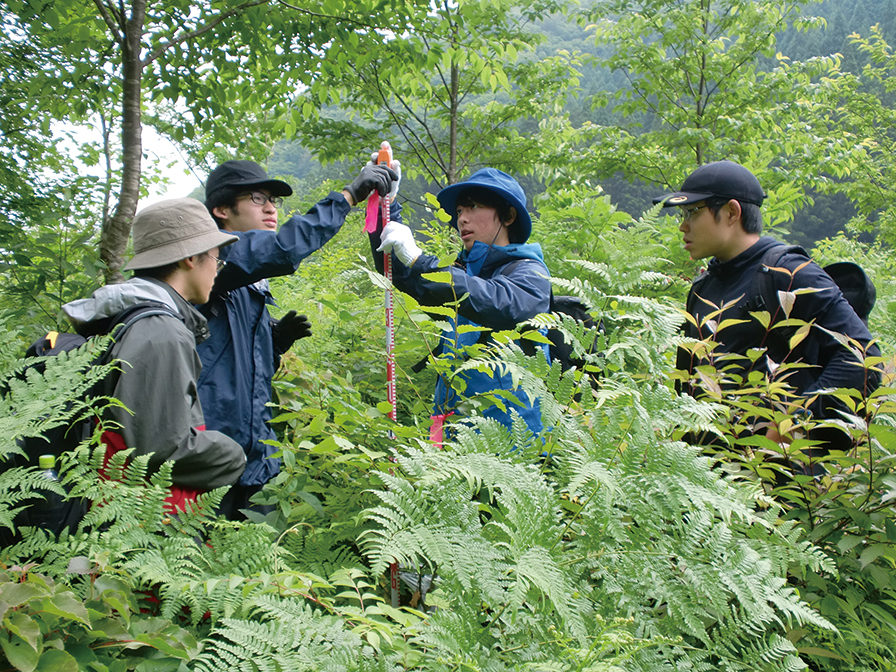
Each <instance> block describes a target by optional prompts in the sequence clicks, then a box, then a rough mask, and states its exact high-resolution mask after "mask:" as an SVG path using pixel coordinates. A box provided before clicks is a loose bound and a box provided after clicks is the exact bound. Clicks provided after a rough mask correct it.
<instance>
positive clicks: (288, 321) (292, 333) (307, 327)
mask: <svg viewBox="0 0 896 672" xmlns="http://www.w3.org/2000/svg"><path fill="white" fill-rule="evenodd" d="M272 322H273V323H274V324H273V326H272V327H271V336H272V337H273V341H274V349H275V350H276V351H278V352H286V351H287V350H289V349H290V348H291V347H292V344H293V343H295V342H296V341H297V340H299V339H300V338H305V337H306V336H310V335H311V322H309V321H308V318H307V317H305V316H304V315H296V311H294V310H291V311H289V312H288V313H286V315H284V316H283V317H282V318H280V319H279V320H272Z"/></svg>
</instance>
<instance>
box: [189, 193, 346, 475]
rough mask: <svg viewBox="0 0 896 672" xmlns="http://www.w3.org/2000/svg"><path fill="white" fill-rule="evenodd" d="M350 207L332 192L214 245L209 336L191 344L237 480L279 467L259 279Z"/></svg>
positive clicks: (284, 269) (209, 420)
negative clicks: (233, 453)
mask: <svg viewBox="0 0 896 672" xmlns="http://www.w3.org/2000/svg"><path fill="white" fill-rule="evenodd" d="M350 210H351V206H349V204H348V202H347V201H346V200H345V198H344V197H343V196H342V194H341V193H338V192H330V194H329V195H328V196H327V197H326V198H324V199H323V200H321V201H320V202H318V203H317V205H315V206H314V207H313V208H312V209H311V210H309V211H308V213H307V214H305V215H293V216H292V217H291V218H290V219H289V220H288V221H287V222H286V223H285V224H283V225H282V226H281V227H280V228H279V229H278V230H277V231H276V232H274V231H245V232H228V233H234V235H236V236H239V240H238V241H237V242H235V243H233V244H232V245H228V246H227V247H223V248H221V252H220V254H221V259H223V260H225V261H226V262H227V264H226V265H225V266H224V268H223V269H221V272H220V273H219V274H218V277H217V278H216V279H215V286H214V289H213V291H212V296H211V299H210V300H209V302H208V303H207V304H205V305H204V306H201V307H200V308H199V310H200V312H201V313H202V314H203V315H205V317H206V319H208V326H209V330H210V332H211V337H210V338H208V340H206V341H204V342H203V343H201V344H200V345H199V346H198V348H197V349H198V351H199V356H200V358H201V360H202V374H201V375H200V377H199V398H200V401H201V403H202V409H203V411H204V412H205V422H206V427H207V428H208V429H214V430H217V431H219V432H223V433H224V434H226V435H227V436H229V437H231V438H232V439H234V440H235V441H236V442H237V443H239V444H240V445H241V446H242V447H243V450H245V451H246V458H247V462H246V471H245V472H244V473H243V476H242V478H241V479H240V483H242V484H243V485H245V486H252V485H261V484H264V483H266V482H267V481H269V480H270V479H271V478H273V477H274V476H275V475H276V474H277V473H279V471H280V460H279V458H278V459H275V458H271V457H270V456H271V455H272V454H273V453H274V452H275V451H276V449H275V448H274V447H273V446H270V445H266V444H264V443H262V441H265V440H269V439H274V438H276V437H275V434H274V431H273V430H272V429H271V427H270V425H269V423H270V420H271V417H272V414H271V408H270V406H269V405H268V404H269V403H270V401H271V380H272V379H273V377H274V372H275V371H276V369H277V367H278V366H279V365H280V356H281V355H282V354H283V353H281V352H276V351H275V349H274V345H273V340H272V336H271V317H270V315H269V314H268V309H267V306H268V305H275V302H274V298H273V296H272V295H271V291H270V287H269V285H268V281H267V278H273V277H277V276H281V275H289V274H290V273H294V272H295V271H296V269H297V268H298V266H299V264H300V263H301V262H302V260H303V259H305V258H306V257H307V256H309V255H310V254H312V253H313V252H316V251H317V250H319V249H320V248H321V247H323V245H324V244H325V243H326V242H327V241H328V240H330V238H332V237H333V236H334V235H335V234H336V233H337V232H338V231H339V229H340V228H341V227H342V224H343V223H344V222H345V218H346V216H347V215H348V213H349V211H350Z"/></svg>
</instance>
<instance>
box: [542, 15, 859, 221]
mask: <svg viewBox="0 0 896 672" xmlns="http://www.w3.org/2000/svg"><path fill="white" fill-rule="evenodd" d="M804 4H806V3H805V2H804V1H803V0H785V1H784V2H780V1H779V0H684V1H677V0H676V1H673V0H644V1H643V2H639V3H638V4H637V6H634V7H633V6H632V4H631V3H630V2H629V1H628V0H610V1H608V2H600V3H594V4H593V5H592V6H590V7H589V8H588V9H586V10H585V11H584V12H583V13H582V14H581V16H580V18H581V22H582V24H583V25H585V26H587V28H588V29H589V30H592V31H593V32H594V35H595V40H596V41H597V42H598V43H599V44H602V45H604V46H606V47H608V48H609V51H608V52H605V53H607V54H608V55H606V56H603V57H596V58H595V62H596V64H598V65H601V66H602V67H606V68H609V69H610V70H612V71H614V72H620V73H622V74H624V76H625V78H626V81H627V86H625V87H623V88H621V89H619V90H617V91H607V92H602V93H599V94H597V95H595V96H594V97H593V99H592V103H593V105H594V107H595V108H600V107H604V106H610V107H612V109H613V112H614V114H615V115H616V119H618V120H619V121H617V122H616V123H613V124H604V125H600V124H594V123H588V122H586V123H584V124H581V125H580V126H579V127H577V128H575V129H572V128H571V127H567V129H566V134H565V135H561V136H560V137H559V138H558V139H557V140H556V141H554V142H551V143H550V144H552V145H553V146H555V147H556V148H557V149H558V153H557V156H556V164H557V166H558V167H559V168H560V170H561V171H562V172H568V173H569V174H571V175H572V176H575V175H581V174H587V175H597V176H603V177H607V176H611V175H614V174H617V173H622V174H624V175H625V176H626V177H627V178H629V179H638V180H642V181H645V182H648V183H652V184H657V185H663V186H667V187H671V186H676V187H677V185H678V184H680V182H681V180H682V179H683V178H684V176H685V175H687V174H688V173H689V172H690V171H692V170H693V169H694V168H695V167H697V166H698V165H701V164H703V163H706V162H709V161H715V160H719V159H723V158H730V159H733V160H737V161H739V162H741V163H743V164H745V165H747V166H749V167H750V168H751V169H752V170H753V171H754V172H756V173H757V174H759V175H760V178H761V179H762V181H763V184H764V185H765V186H766V188H767V189H769V191H770V193H772V194H773V196H774V197H773V198H772V201H771V205H772V213H773V214H772V219H773V221H782V220H786V219H789V218H790V217H791V216H792V213H793V212H794V210H795V209H796V208H797V207H799V206H800V205H801V204H802V203H805V202H806V197H805V196H804V193H803V191H802V189H803V187H806V186H809V185H810V184H812V182H813V181H814V180H815V179H816V177H817V176H818V175H821V174H826V175H831V174H833V175H842V174H846V173H847V172H848V171H849V170H850V169H851V167H852V166H854V165H855V161H854V158H853V157H852V156H851V155H850V152H849V150H848V149H847V147H846V142H847V141H846V139H845V138H844V136H843V135H842V134H838V133H836V132H834V131H832V126H831V116H832V111H833V110H835V109H836V108H837V104H838V102H839V96H840V95H841V92H842V87H843V80H842V77H841V73H840V60H839V55H833V56H828V57H817V58H813V59H809V60H807V61H805V62H791V61H790V60H789V59H788V58H787V57H786V56H785V55H783V54H780V53H778V52H777V50H776V36H777V35H778V34H779V33H781V32H782V31H783V30H784V29H785V28H787V27H788V26H791V25H793V26H796V27H797V28H799V29H811V28H813V27H816V26H818V25H819V21H818V20H816V19H813V18H811V17H805V16H803V15H802V14H801V13H800V12H801V10H802V7H803V5H804ZM832 148H833V150H832ZM838 152H839V153H838ZM832 156H833V157H834V159H833V160H831V157H832Z"/></svg>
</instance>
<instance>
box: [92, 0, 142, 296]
mask: <svg viewBox="0 0 896 672" xmlns="http://www.w3.org/2000/svg"><path fill="white" fill-rule="evenodd" d="M145 17H146V0H133V2H132V4H131V16H130V18H128V17H126V16H124V15H121V16H120V24H121V35H120V38H119V39H120V40H121V47H122V50H121V51H122V63H121V72H122V115H121V148H122V167H121V193H120V194H119V197H118V205H117V206H116V207H115V212H114V213H113V214H112V217H110V218H109V221H108V222H104V224H103V232H102V235H101V237H100V258H101V259H102V260H103V262H105V264H106V270H105V276H106V282H107V283H108V284H112V283H116V282H123V281H124V276H123V275H122V274H121V267H122V266H123V265H124V254H125V251H126V249H127V244H128V236H129V235H130V233H131V221H132V220H133V219H134V214H135V213H136V212H137V201H138V199H139V198H140V171H141V161H142V158H143V138H142V125H141V120H140V111H141V102H142V75H143V62H142V60H141V55H140V47H141V40H142V38H143V24H144V20H145Z"/></svg>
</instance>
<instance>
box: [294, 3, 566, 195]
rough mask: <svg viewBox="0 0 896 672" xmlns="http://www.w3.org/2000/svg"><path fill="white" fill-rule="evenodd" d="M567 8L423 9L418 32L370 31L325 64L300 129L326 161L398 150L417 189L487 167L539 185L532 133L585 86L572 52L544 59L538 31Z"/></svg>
mask: <svg viewBox="0 0 896 672" xmlns="http://www.w3.org/2000/svg"><path fill="white" fill-rule="evenodd" d="M565 4H566V3H565V2H561V1H557V0H539V1H538V2H529V3H513V2H490V3H482V2H476V1H471V0H461V1H460V2H455V3H439V4H437V5H431V4H428V3H422V4H420V5H419V6H417V7H416V8H415V10H416V11H415V13H414V14H413V15H411V16H409V17H408V19H407V20H408V21H409V22H411V23H412V24H413V25H415V27H416V30H413V31H407V32H404V31H399V30H396V31H395V32H394V33H391V34H389V35H388V36H387V37H384V35H383V34H382V33H380V32H373V31H371V32H368V33H362V32H360V31H359V32H357V33H355V34H354V35H352V36H351V39H350V40H349V41H348V43H347V44H345V45H343V49H341V50H340V51H339V52H338V53H334V54H333V58H331V59H328V60H327V61H325V62H322V63H321V66H320V70H319V73H318V75H319V76H318V77H317V78H316V79H315V81H314V82H313V84H312V86H311V87H310V88H309V89H308V91H307V92H306V93H305V95H303V96H302V98H301V99H300V103H301V105H300V106H299V105H297V107H296V110H295V112H294V115H293V121H292V127H293V128H295V130H296V132H297V133H298V134H299V135H300V136H301V137H302V138H303V142H304V144H305V145H306V146H309V147H313V148H315V151H316V152H317V153H319V154H320V156H321V157H322V158H323V160H339V159H343V158H344V157H345V156H352V155H355V154H356V153H357V152H358V151H359V149H360V148H363V149H364V150H365V151H371V150H375V149H377V148H379V145H380V141H382V140H384V139H385V140H389V141H390V142H391V143H392V147H393V150H394V151H395V154H396V158H399V159H400V160H401V161H402V165H403V168H404V170H405V171H406V174H407V175H408V176H409V177H411V178H414V177H418V176H423V177H424V178H425V179H426V181H427V182H428V183H430V184H436V185H439V186H447V185H448V184H453V183H454V182H457V181H458V180H460V179H461V178H462V177H463V176H465V175H468V174H470V173H472V172H473V171H474V170H476V169H477V168H479V167H481V166H482V165H489V166H494V167H497V168H502V169H505V170H509V171H511V172H515V173H530V172H531V171H532V170H533V169H534V167H535V166H536V165H537V162H538V157H539V156H541V154H542V149H541V147H540V145H539V141H538V139H537V137H535V136H533V135H531V134H530V133H527V132H525V131H524V130H523V124H525V123H528V124H529V125H532V124H533V122H534V120H538V119H540V118H542V117H543V116H546V115H550V114H553V113H555V112H557V111H558V109H559V103H558V101H562V100H564V99H565V98H566V96H567V95H568V93H567V92H568V91H569V90H570V89H571V88H572V87H574V86H575V85H576V84H577V83H578V71H577V70H576V69H575V65H576V61H575V58H574V57H572V56H571V55H570V54H569V53H568V52H554V53H551V54H545V53H538V52H537V51H536V47H537V46H538V45H539V44H541V43H542V42H543V41H544V36H543V35H542V34H541V33H539V32H538V31H537V30H534V29H533V22H534V21H538V20H540V19H542V18H543V17H544V16H546V15H550V14H551V13H553V12H557V11H560V10H561V9H562V8H563V7H564V6H565ZM396 18H397V17H396Z"/></svg>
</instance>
